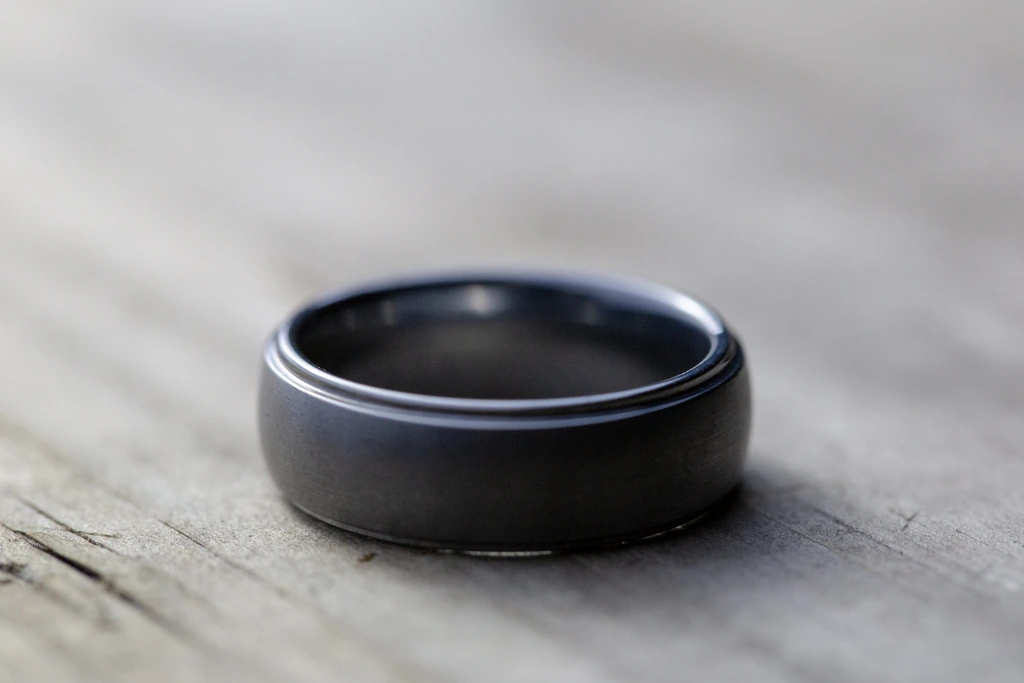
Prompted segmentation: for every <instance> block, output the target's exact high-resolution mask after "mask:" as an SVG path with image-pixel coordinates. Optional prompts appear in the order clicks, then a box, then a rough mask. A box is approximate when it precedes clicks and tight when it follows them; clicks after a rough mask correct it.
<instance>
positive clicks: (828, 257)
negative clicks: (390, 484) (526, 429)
mask: <svg viewBox="0 0 1024 683" xmlns="http://www.w3.org/2000/svg"><path fill="white" fill-rule="evenodd" d="M861 5H863V6H861ZM1021 8H1022V6H1021V4H1020V3H1015V2H1002V3H1000V2H988V1H986V2H974V3H968V2H951V1H943V2H929V3H923V2H912V1H909V0H907V1H903V2H896V3H881V4H863V3H861V4H860V5H856V6H845V5H833V4H827V3H800V2H795V1H794V0H783V1H782V2H774V3H756V2H741V3H717V4H714V3H699V4H698V3H693V4H687V3H677V2H665V3H653V2H652V3H647V2H643V3H629V4H625V3H623V4H616V3H605V2H599V3H578V4H577V3H569V2H565V1H564V0H556V1H555V2H545V3H539V2H536V3H535V2H526V3H490V2H478V3H470V2H450V3H444V4H440V5H439V4H434V3H430V4H423V3H405V4H395V3H372V4H371V3H341V4H339V3H329V2H315V1H314V0H304V1H303V2H297V3H295V2H292V3H270V2H265V3H263V2H261V3H224V4H212V3H200V2H179V3H138V2H127V1H121V2H118V1H114V0H97V1H95V2H89V3H75V2H70V1H69V0H31V1H29V0H24V1H19V0H14V1H12V2H8V3H6V4H5V8H4V15H5V18H4V20H3V21H0V358H2V359H3V365H2V367H3V380H2V381H0V665H2V671H3V672H4V680H25V681H47V682H49V681H65V680H66V681H92V680H95V681H140V680H145V681H196V680H256V681H261V680H267V681H279V680H282V681H283V680H290V681H328V680H331V681H333V680H339V679H342V680H359V681H362V680H367V681H374V680H380V681H397V680H401V681H480V680H486V681H495V682H499V681H524V680H530V681H542V680H557V681H562V682H564V683H568V682H570V681H639V680H643V681H662V680H664V681H678V680H705V681H706V680H714V681H717V680H735V681H747V680H757V681H802V680H806V681H862V680H876V681H940V680H943V681H945V680H948V681H964V680H971V681H1019V680H1021V679H1022V677H1024V646H1022V645H1024V592H1022V591H1024V451H1022V446H1021V444H1022V443H1024V420H1022V413H1024V345H1022V344H1021V343H1020V340H1021V338H1022V337H1024V296H1022V293H1024V228H1022V225H1021V224H1022V219H1024V195H1022V192H1021V188H1022V187H1024V155H1022V150H1024V42H1022V41H1021V40H1020V27H1021V26H1022V25H1024V24H1022V21H1024V10H1022V9H1021ZM488 264H495V265H500V264H531V265H549V266H557V267H574V268H587V269H595V270H608V271H615V272H625V273H632V274H638V275H642V276H646V277H648V278H652V279H655V280H660V281H663V282H666V283H668V284H672V285H676V286H679V287H683V288H685V289H688V290H690V291H694V292H696V293H698V294H700V295H701V296H703V297H704V298H706V299H708V300H710V301H713V302H715V304H716V305H718V307H719V308H721V309H722V310H723V312H724V313H725V315H726V317H727V318H728V319H729V320H730V322H731V323H732V324H733V326H734V327H735V328H736V329H737V330H739V332H740V333H741V335H742V336H743V338H744V341H745V343H746V346H747V349H748V353H749V356H750V361H751V365H752V370H753V378H754V382H755V392H756V410H757V418H756V428H755V437H754V447H753V452H752V456H751V461H750V465H749V468H748V474H747V477H746V479H745V484H744V487H743V489H742V491H741V492H740V494H739V495H738V497H737V501H736V502H735V504H734V505H733V506H732V507H731V508H730V509H729V510H728V511H727V512H726V513H724V514H723V515H721V516H720V517H718V518H717V519H715V520H713V521H711V522H709V523H708V524H706V525H704V526H703V527H701V528H699V529H696V530H693V531H692V532H689V533H685V534H680V535H676V536H672V537H669V538H667V539H665V540H663V541H661V542H657V543H650V544H645V545H640V546H636V547H632V548H628V549H624V550H620V551H614V552H603V553H588V554H574V555H563V556H555V557H550V558H543V559H531V560H521V561H508V560H495V559H486V558H469V557H462V556H453V555H444V554H432V553H423V552H417V551H413V550H408V549H404V548H401V547H395V546H391V545H386V544H380V543H375V542H370V541H367V540H363V539H360V538H357V537H355V536H352V535H349V534H346V533H343V532H339V531H336V530H334V529H331V528H328V527H326V526H325V525H322V524H319V523H316V522H313V521H311V520H309V519H307V518H305V517H304V516H302V515H300V514H298V513H296V512H294V511H292V510H291V509H289V508H288V507H287V506H286V505H285V504H284V503H283V502H282V500H281V499H280V497H279V496H278V494H277V493H276V491H275V490H274V488H273V486H272V484H271V482H270V481H269V478H268V476H267V474H266V471H265V469H264V467H263V464H262V462H261V459H260V455H259V451H258V445H257V442H256V439H255V425H254V419H255V418H254V405H253V404H254V396H255V381H256V376H257V371H258V367H259V352H260V347H261V344H262V342H263V338H264V335H265V334H266V333H267V332H268V331H269V329H270V328H271V326H272V325H273V324H274V323H276V322H277V321H278V320H279V319H280V318H281V317H283V316H284V315H285V314H286V312H287V311H288V310H289V309H290V308H292V307H293V306H294V305H295V304H296V303H298V302H299V301H300V300H302V299H304V298H305V297H308V296H310V295H312V294H314V293H316V292H318V291H319V290H321V289H325V288H329V287H332V286H336V285H339V284H342V283H346V282H350V281H354V280H358V279H360V278H364V277H369V276H375V275H386V274H392V273H395V272H402V271H419V270H426V269H432V268H440V267H447V266H481V265H488ZM8 675H9V676H10V678H8Z"/></svg>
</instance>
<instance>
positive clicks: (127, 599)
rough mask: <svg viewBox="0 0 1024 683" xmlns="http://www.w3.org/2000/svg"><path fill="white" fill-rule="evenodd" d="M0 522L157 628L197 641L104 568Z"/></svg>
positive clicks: (178, 637)
mask: <svg viewBox="0 0 1024 683" xmlns="http://www.w3.org/2000/svg"><path fill="white" fill-rule="evenodd" d="M0 525H2V526H3V527H4V528H5V529H7V530H8V531H10V532H11V533H13V534H15V535H16V536H18V537H19V538H21V539H22V540H24V541H25V542H26V543H28V544H29V545H30V546H31V547H32V548H34V549H35V550H37V551H39V552H40V553H43V554H44V555H47V556H49V557H51V558H53V559H54V560H56V561H57V562H60V563H61V564H63V565H64V566H66V567H68V568H70V569H71V570H73V571H74V572H76V573H78V574H79V575H81V576H83V577H85V578H86V579H88V580H89V581H92V582H93V583H95V584H96V585H98V586H99V587H100V588H101V589H102V590H103V591H104V592H106V593H107V594H108V595H110V596H112V597H114V598H115V599H117V600H119V601H120V602H122V603H123V604H125V605H127V606H128V607H130V608H131V609H133V610H134V611H135V612H137V613H138V614H140V615H142V616H143V617H145V618H146V619H147V620H148V621H150V622H151V623H153V624H155V625H156V626H158V627H159V628H160V629H162V630H164V631H166V632H167V633H169V634H170V635H172V636H174V637H175V638H177V639H179V640H182V641H185V642H188V643H190V644H196V640H195V638H193V637H192V636H191V635H190V634H189V633H188V632H186V631H185V630H184V629H183V628H182V627H181V626H180V625H178V624H176V623H174V622H173V621H171V620H170V619H168V618H167V617H166V616H164V615H163V614H161V613H160V612H158V611H156V610H155V609H153V608H152V607H150V606H149V605H147V604H146V603H144V602H142V601H141V600H139V599H138V598H137V597H135V596H134V595H132V594H131V593H130V592H129V591H127V590H125V589H124V588H122V587H121V586H119V585H118V584H117V582H116V581H114V580H113V579H112V578H111V577H109V576H106V575H105V574H104V573H103V572H101V571H99V570H98V569H95V568H94V567H90V566H89V565H87V564H85V563H84V562H81V561H79V560H76V559H75V558H73V557H70V556H69V555H66V554H64V553H62V552H61V551H59V550H57V549H56V548H54V547H52V546H50V545H48V544H47V543H45V542H43V541H42V540H40V539H38V538H36V537H35V536H33V535H32V534H30V533H28V532H26V531H22V530H20V529H14V528H12V527H10V526H8V525H7V524H3V523H2V522H0ZM23 570H24V566H22V568H21V569H20V570H18V572H19V575H20V574H21V572H22V571H23Z"/></svg>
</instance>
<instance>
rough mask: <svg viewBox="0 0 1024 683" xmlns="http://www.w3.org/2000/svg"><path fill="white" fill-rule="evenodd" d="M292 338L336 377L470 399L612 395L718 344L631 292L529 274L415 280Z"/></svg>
mask: <svg viewBox="0 0 1024 683" xmlns="http://www.w3.org/2000/svg"><path fill="white" fill-rule="evenodd" d="M290 337H291V343H292V345H293V346H294V348H295V349H296V351H297V352H298V353H299V355H300V356H302V357H303V358H304V359H305V360H306V361H307V362H309V363H310V364H312V365H314V366H315V367H317V368H319V369H320V370H322V371H324V372H327V373H329V374H331V375H334V376H336V377H340V378H342V379H345V380H349V381H352V382H357V383H359V384H363V385H368V386H371V387H376V388H380V389H387V390H392V391H401V392H408V393H412V394H420V395H427V396H438V397H449V398H461V399H498V400H528V399H553V398H570V397H579V396H589V395H595V394H609V393H613V392H619V391H625V390H629V389H637V388H640V387H644V386H648V385H651V384H654V383H657V382H661V381H663V380H667V379H670V378H672V377H675V376H677V375H680V374H682V373H684V372H686V371H687V370H689V369H691V368H694V367H695V366H697V365H698V364H700V363H701V361H702V360H704V359H705V358H706V357H707V356H708V354H709V353H710V352H711V349H712V344H713V342H712V336H711V333H710V332H709V331H708V329H706V325H705V324H702V323H701V321H699V320H697V319H696V318H694V317H693V316H691V315H688V314H686V313H684V312H682V311H680V310H678V309H676V308H674V307H672V306H671V305H670V304H668V303H666V302H664V301H660V300H657V299H654V298H650V297H645V296H641V295H639V294H635V293H630V292H628V291H616V290H606V289H600V288H591V287H586V286H579V287H575V288H573V287H566V286H563V285H554V284H551V285H547V284H535V283H527V282H463V283H447V284H421V285H411V286H408V287H402V288H397V289H391V290H388V291H384V292H370V293H364V294H360V295H356V296H353V297H348V298H343V299H341V300H339V301H335V302H333V303H328V304H326V305H323V306H320V307H315V308H313V309H310V310H308V311H306V312H305V313H303V314H301V315H300V316H299V317H298V318H297V319H296V321H295V323H294V325H293V327H292V329H291V335H290Z"/></svg>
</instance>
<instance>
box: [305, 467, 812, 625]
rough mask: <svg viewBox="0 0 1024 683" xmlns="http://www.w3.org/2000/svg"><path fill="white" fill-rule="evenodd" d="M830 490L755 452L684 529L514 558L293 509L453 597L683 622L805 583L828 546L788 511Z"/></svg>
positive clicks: (407, 583)
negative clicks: (395, 536)
mask: <svg viewBox="0 0 1024 683" xmlns="http://www.w3.org/2000/svg"><path fill="white" fill-rule="evenodd" d="M798 494H799V495H798ZM825 495H827V494H826V493H825V492H823V491H820V490H816V489H815V485H813V484H810V483H808V482H807V481H806V480H805V479H803V478H802V477H801V476H800V473H799V472H796V471H793V470H791V469H789V468H787V467H785V466H782V465H780V464H779V463H778V462H777V461H775V462H773V461H772V459H770V458H768V457H767V456H762V457H754V458H751V463H750V464H749V465H748V468H747V471H746V474H745V476H744V479H743V481H742V483H741V484H740V485H738V486H737V487H736V488H735V489H734V490H733V491H732V492H731V493H730V494H729V495H728V496H727V498H726V499H725V500H723V501H722V503H721V504H720V505H718V506H716V509H714V510H713V512H712V513H711V514H708V515H707V516H706V517H704V518H703V519H701V520H700V521H699V522H697V523H694V524H692V525H690V526H688V527H686V528H683V529H680V530H678V531H674V532H670V533H666V534H663V535H661V536H658V537H656V538H651V539H646V540H642V541H638V542H635V543H631V544H624V545H620V546H614V547H608V548H600V549H591V550H577V551H564V552H556V553H553V554H545V555H527V556H516V557H505V556H502V557H494V556H489V555H485V556H480V555H471V554H467V553H456V552H444V551H432V550H424V549H418V548H410V547H407V546H401V545H396V544H393V543H388V542H385V541H376V540H371V539H366V538H363V537H361V536H358V535H356V534H353V533H351V532H348V531H344V530H341V529H338V528H336V527H333V526H331V525H329V524H326V523H324V522H321V521H319V520H316V519H314V518H312V517H309V516H308V515H305V514H303V513H301V512H300V511H298V510H295V511H294V515H295V518H296V519H297V520H298V521H299V522H300V523H301V524H304V525H308V526H309V527H311V528H312V529H315V530H316V532H317V534H318V535H319V536H320V537H321V538H323V539H324V540H325V541H326V542H328V543H332V544H337V547H338V550H339V552H340V553H343V554H344V555H345V556H346V557H351V556H352V554H353V546H354V547H355V548H356V549H357V551H358V552H361V553H363V558H364V560H365V559H366V558H369V559H370V560H372V562H369V561H367V562H366V566H367V570H368V571H372V570H373V568H374V567H373V566H372V565H376V566H377V567H379V568H382V569H383V568H386V570H387V571H388V573H389V577H390V580H396V579H397V580H400V581H402V583H403V589H412V590H423V591H431V592H436V591H441V592H443V593H444V594H445V595H452V592H451V587H452V586H457V587H458V592H457V594H456V595H457V597H455V598H451V599H456V600H459V601H471V602H478V603H480V604H486V605H491V606H493V605H494V604H495V602H496V601H497V602H498V604H500V605H505V606H509V607H511V606H513V605H514V608H515V610H516V611H517V612H523V611H535V612H537V614H540V615H543V614H549V616H550V618H551V619H552V624H555V623H559V622H557V621H556V620H557V618H558V615H557V614H554V613H552V612H551V610H552V608H553V607H552V606H553V605H557V606H562V609H569V610H571V611H572V612H573V614H574V615H575V618H581V617H582V618H586V615H591V616H594V617H596V616H598V615H600V616H601V617H603V618H607V617H609V616H614V615H626V614H628V615H629V616H630V618H631V619H632V618H635V617H637V616H638V615H643V614H647V615H648V616H650V617H655V616H656V615H662V616H663V617H664V618H665V619H668V620H672V623H676V621H675V620H677V619H678V618H679V616H680V615H681V614H684V613H687V612H690V613H693V612H695V611H696V612H699V611H701V609H702V606H703V608H709V606H710V605H712V604H714V603H721V604H723V605H731V604H734V602H735V601H736V600H738V599H741V598H742V596H752V595H754V594H755V593H757V592H759V591H764V590H765V589H773V588H779V589H780V590H782V591H783V592H785V591H787V590H789V591H793V592H794V594H796V593H797V592H798V591H800V590H801V585H800V581H801V580H802V577H803V576H805V575H806V574H805V572H804V571H803V569H804V567H801V566H800V565H801V564H806V563H811V564H813V565H815V566H820V565H821V564H822V560H821V553H823V552H828V549H827V548H825V547H824V546H822V545H821V544H819V543H817V542H815V541H814V540H813V539H809V537H808V536H807V535H806V534H805V533H803V532H801V531H800V530H799V529H797V528H795V526H794V525H793V523H792V522H790V521H787V520H793V519H795V518H797V517H799V516H800V515H801V514H802V513H803V514H806V511H807V510H808V509H809V508H810V507H811V506H810V504H809V503H807V502H804V501H807V500H821V499H822V497H823V496H825ZM367 551H369V552H367ZM818 580H823V577H820V576H819V577H818ZM783 584H786V585H788V586H789V588H786V587H781V586H783ZM780 587H781V588H780ZM532 618H539V617H537V616H536V615H534V617H532ZM656 621H657V619H656Z"/></svg>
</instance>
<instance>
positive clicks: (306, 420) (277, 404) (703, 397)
mask: <svg viewBox="0 0 1024 683" xmlns="http://www.w3.org/2000/svg"><path fill="white" fill-rule="evenodd" d="M750 419H751V400H750V388H749V380H748V376H747V371H746V369H745V367H744V358H743V351H742V349H741V347H740V344H739V342H738V341H737V340H736V338H735V337H734V336H733V335H732V334H731V333H730V332H729V330H728V329H727V328H726V326H725V324H724V323H723V322H722V319H721V317H720V316H719V315H718V314H717V313H716V312H715V311H714V310H712V309H711V308H709V307H708V306H706V305H705V304H703V303H701V302H699V301H698V300H696V299H694V298H693V297H690V296H688V295H685V294H681V293H679V292H677V291H675V290H672V289H669V288H666V287H662V286H659V285H655V284H652V283H647V282H642V281H636V280H632V279H625V278H612V277H599V276H586V275H560V274H537V273H528V274H522V273H519V274H493V273H492V274H459V275H444V276H431V277H419V278H411V279H404V280H394V281H388V282H380V283H375V284H371V285H368V286H362V287H355V288H351V289H347V290H345V291H342V292H339V293H334V294H331V295H329V296H326V297H323V298H321V299H319V300H317V301H315V302H313V303H312V304H310V305H308V306H306V307H305V308H303V309H302V310H300V311H299V312H298V313H296V314H295V315H294V316H292V317H291V318H289V319H288V320H286V321H285V322H284V323H283V324H282V325H281V326H280V327H279V328H278V329H277V330H276V331H275V333H274V334H273V335H272V337H271V339H270V340H269V342H268V343H267V346H266V348H265V352H264V369H263V376H262V381H261V387H260V396H259V425H260V435H261V440H262V445H263V451H264V455H265V457H266V461H267V464H268V466H269V469H270V472H271V475H272V476H273V478H274V480H275V482H276V483H277V485H278V487H279V488H280V489H281V491H282V492H283V494H284V496H285V498H286V499H287V500H288V501H290V502H291V503H292V504H293V505H295V506H296V507H298V508H300V509H301V510H303V511H305V512H307V513H308V514H310V515H312V516H314V517H317V518H319V519H321V520H323V521H326V522H329V523H330V524H334V525H336V526H339V527H342V528H344V529H348V530H350V531H354V532H357V533H360V534H364V535H366V536H372V537H375V538H380V539H385V540H389V541H396V542H400V543H406V544H412V545H421V546H428V547H434V548H448V549H456V550H471V551H472V550H480V551H533V550H554V549H563V548H572V547H580V546H591V545H603V544H609V543H617V542H622V541H629V540H633V539H637V538H640V537H645V536H649V535H654V534H657V533H661V532H664V531H666V530H670V529H672V528H675V527H677V526H680V525H683V524H685V523H687V522H688V521H690V520H693V519H694V518H696V517H698V516H700V515H701V514H702V513H703V512H704V511H705V510H707V509H708V508H709V507H710V506H712V505H713V504H714V503H715V502H717V501H718V500H720V499H721V498H722V497H723V496H724V495H725V494H726V493H728V492H729V491H730V490H731V489H732V488H733V487H734V486H735V484H736V483H737V481H738V479H739V476H740V473H741V469H742V466H743V461H744V459H745V456H746V450H747V442H748V438H749V433H750Z"/></svg>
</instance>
